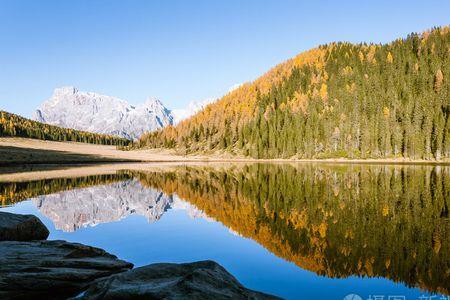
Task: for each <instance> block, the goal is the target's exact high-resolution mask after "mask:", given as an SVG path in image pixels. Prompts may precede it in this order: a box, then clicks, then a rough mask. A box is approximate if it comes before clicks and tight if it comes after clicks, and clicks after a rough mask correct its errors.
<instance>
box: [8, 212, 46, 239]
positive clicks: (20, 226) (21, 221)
mask: <svg viewBox="0 0 450 300" xmlns="http://www.w3.org/2000/svg"><path fill="white" fill-rule="evenodd" d="M48 235H49V231H48V229H47V227H45V225H44V224H42V222H41V220H39V219H38V218H37V217H36V216H33V215H18V214H12V213H7V212H0V241H32V240H45V239H47V237H48Z"/></svg>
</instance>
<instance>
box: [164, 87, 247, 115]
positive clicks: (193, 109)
mask: <svg viewBox="0 0 450 300" xmlns="http://www.w3.org/2000/svg"><path fill="white" fill-rule="evenodd" d="M242 85H243V83H238V84H235V85H233V86H231V87H230V88H229V89H228V93H231V92H232V91H234V90H236V89H238V88H240V87H241V86H242ZM218 99H219V98H214V97H211V98H206V99H204V100H199V101H195V100H194V101H191V102H189V104H188V105H187V107H186V108H178V109H172V111H171V112H172V115H173V124H178V123H180V121H182V120H184V119H187V118H189V117H191V116H193V115H195V114H196V113H198V112H199V111H201V110H202V109H204V108H205V107H206V106H207V105H208V104H210V103H213V102H215V101H217V100H218Z"/></svg>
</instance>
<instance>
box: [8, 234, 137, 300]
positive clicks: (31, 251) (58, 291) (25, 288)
mask: <svg viewBox="0 0 450 300" xmlns="http://www.w3.org/2000/svg"><path fill="white" fill-rule="evenodd" d="M132 267H133V265H132V264H131V263H128V262H125V261H122V260H119V259H117V257H116V256H114V255H111V254H109V253H107V252H105V251H104V250H102V249H99V248H94V247H89V246H84V245H81V244H76V243H69V242H65V241H32V242H19V241H4V242H0V299H37V298H39V299H41V298H42V299H61V298H65V297H69V296H74V295H76V294H77V293H79V292H80V291H81V290H83V289H85V288H86V286H87V284H89V283H90V282H92V281H93V280H95V279H98V278H100V277H105V276H109V275H112V274H115V273H118V272H123V271H126V270H128V269H131V268H132Z"/></svg>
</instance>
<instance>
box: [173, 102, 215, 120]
mask: <svg viewBox="0 0 450 300" xmlns="http://www.w3.org/2000/svg"><path fill="white" fill-rule="evenodd" d="M216 100H217V99H216V98H207V99H204V100H201V101H191V102H189V104H188V106H187V107H186V108H181V109H172V111H171V112H172V115H173V123H174V124H178V123H180V121H182V120H184V119H187V118H189V117H190V116H193V115H195V114H196V113H198V112H199V111H201V110H202V109H204V108H205V107H206V105H208V104H210V103H212V102H214V101H216Z"/></svg>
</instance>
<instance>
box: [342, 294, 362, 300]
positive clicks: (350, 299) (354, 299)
mask: <svg viewBox="0 0 450 300" xmlns="http://www.w3.org/2000/svg"><path fill="white" fill-rule="evenodd" d="M344 300H362V298H361V296H360V295H357V294H348V295H347V296H345V297H344Z"/></svg>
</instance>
